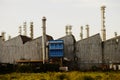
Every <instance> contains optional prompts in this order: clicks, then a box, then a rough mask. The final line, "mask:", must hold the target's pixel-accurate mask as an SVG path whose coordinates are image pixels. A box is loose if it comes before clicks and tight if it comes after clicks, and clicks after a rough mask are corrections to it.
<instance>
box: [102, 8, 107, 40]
mask: <svg viewBox="0 0 120 80" xmlns="http://www.w3.org/2000/svg"><path fill="white" fill-rule="evenodd" d="M105 8H106V6H101V35H102V40H103V41H105V40H106V29H105Z"/></svg>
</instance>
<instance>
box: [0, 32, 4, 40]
mask: <svg viewBox="0 0 120 80" xmlns="http://www.w3.org/2000/svg"><path fill="white" fill-rule="evenodd" d="M1 35H2V40H3V41H5V32H2V33H1Z"/></svg>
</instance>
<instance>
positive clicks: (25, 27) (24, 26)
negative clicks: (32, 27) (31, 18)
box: [23, 22, 27, 36]
mask: <svg viewBox="0 0 120 80" xmlns="http://www.w3.org/2000/svg"><path fill="white" fill-rule="evenodd" d="M26 24H27V23H26V22H24V23H23V31H24V35H25V36H27V25H26Z"/></svg>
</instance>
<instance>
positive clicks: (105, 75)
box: [0, 71, 120, 80]
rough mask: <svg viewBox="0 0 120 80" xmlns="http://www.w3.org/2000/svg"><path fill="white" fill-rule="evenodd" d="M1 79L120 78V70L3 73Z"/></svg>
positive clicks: (69, 79) (80, 79)
mask: <svg viewBox="0 0 120 80" xmlns="http://www.w3.org/2000/svg"><path fill="white" fill-rule="evenodd" d="M0 80H120V72H77V71H73V72H46V73H10V74H1V75H0Z"/></svg>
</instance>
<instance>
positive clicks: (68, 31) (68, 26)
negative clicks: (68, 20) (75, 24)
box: [66, 25, 72, 35]
mask: <svg viewBox="0 0 120 80" xmlns="http://www.w3.org/2000/svg"><path fill="white" fill-rule="evenodd" d="M71 30H72V26H71V25H67V26H66V35H71V34H72V31H71Z"/></svg>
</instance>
